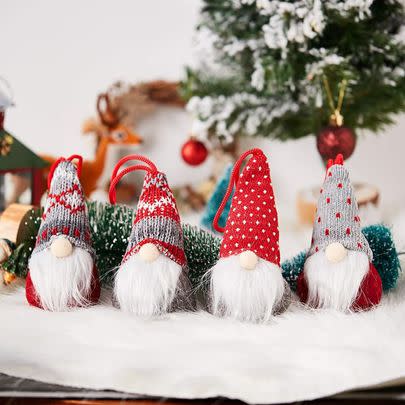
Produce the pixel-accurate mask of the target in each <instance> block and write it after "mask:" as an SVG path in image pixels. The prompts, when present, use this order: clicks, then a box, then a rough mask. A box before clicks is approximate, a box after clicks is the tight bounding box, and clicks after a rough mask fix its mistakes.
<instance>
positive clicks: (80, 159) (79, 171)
mask: <svg viewBox="0 0 405 405" xmlns="http://www.w3.org/2000/svg"><path fill="white" fill-rule="evenodd" d="M74 159H77V160H78V162H77V176H78V177H79V178H80V176H81V174H82V166H83V157H82V156H80V155H72V156H69V157H68V158H67V159H65V158H64V157H60V158H59V159H57V160H56V161H55V162H54V163H53V164H52V166H51V168H50V169H49V174H48V190H49V189H50V188H51V182H52V179H53V175H54V173H55V170H56V168H57V167H58V165H59V163H60V162H64V161H70V162H71V161H72V160H74Z"/></svg>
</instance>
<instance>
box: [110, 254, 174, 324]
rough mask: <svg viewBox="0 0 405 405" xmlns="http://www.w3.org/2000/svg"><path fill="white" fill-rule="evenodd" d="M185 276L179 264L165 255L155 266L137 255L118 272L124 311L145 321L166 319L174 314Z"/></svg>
mask: <svg viewBox="0 0 405 405" xmlns="http://www.w3.org/2000/svg"><path fill="white" fill-rule="evenodd" d="M181 272H182V267H181V266H180V265H179V264H177V263H175V262H174V261H173V260H171V259H169V258H167V257H166V256H164V255H162V254H161V255H159V257H158V258H157V259H156V260H155V261H153V262H151V263H146V262H144V261H143V260H142V259H141V258H140V257H139V254H135V255H133V256H131V257H130V258H129V259H128V260H127V261H126V262H125V263H124V264H123V265H121V266H120V268H119V269H118V271H117V274H116V276H115V284H114V296H115V299H116V300H117V302H118V304H119V307H120V308H121V309H122V310H123V311H126V312H132V313H134V314H136V315H139V316H143V317H151V316H156V315H162V314H164V313H166V312H168V311H169V310H170V306H171V304H172V302H173V300H174V298H175V296H176V293H177V286H178V282H179V277H180V274H181Z"/></svg>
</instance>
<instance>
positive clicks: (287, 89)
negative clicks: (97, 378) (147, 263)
mask: <svg viewBox="0 0 405 405" xmlns="http://www.w3.org/2000/svg"><path fill="white" fill-rule="evenodd" d="M5 1H6V3H5V4H4V7H3V9H4V13H5V16H4V23H3V24H2V26H1V27H0V33H1V35H2V36H3V37H7V38H10V40H9V41H6V43H5V44H4V45H3V46H4V53H5V54H7V58H5V59H4V61H3V62H2V72H1V74H2V75H3V76H4V77H7V79H8V80H9V81H10V83H12V86H13V89H14V91H15V94H16V96H17V98H18V108H13V109H11V110H9V111H8V117H7V125H8V126H9V127H12V128H13V129H15V132H16V133H17V134H18V135H19V136H20V137H21V140H22V141H23V142H24V143H25V144H26V145H27V147H28V148H30V149H31V150H32V151H33V152H34V153H35V154H37V155H38V156H40V157H41V158H43V159H44V160H45V162H47V163H48V164H50V163H52V162H53V161H54V160H55V158H57V157H58V156H60V155H69V154H72V153H80V154H82V155H83V156H84V158H85V165H84V169H83V179H82V181H83V185H84V188H85V191H86V194H87V195H88V197H89V198H91V199H94V200H101V201H105V200H106V199H107V192H106V190H107V187H108V183H109V177H110V174H111V171H112V168H113V166H114V164H115V162H116V161H117V160H118V159H119V158H121V157H122V156H123V155H125V154H128V153H134V152H141V153H143V154H146V155H148V156H150V157H151V159H153V160H154V161H156V163H157V165H158V167H159V168H161V169H162V170H163V171H165V172H166V173H167V175H168V177H169V178H170V183H171V185H172V187H173V189H174V192H175V194H176V198H177V200H178V203H179V206H180V210H181V211H182V212H183V214H186V218H187V219H188V220H190V221H192V222H195V223H197V222H198V223H199V222H200V221H201V220H202V219H203V221H205V223H206V224H208V222H209V218H210V217H211V216H212V213H213V212H214V211H215V206H216V204H217V203H216V202H215V201H217V200H218V199H219V197H220V195H221V191H220V190H222V189H223V188H224V184H225V183H226V181H225V180H224V178H225V179H226V173H225V172H226V168H227V167H228V166H229V164H230V163H232V162H233V161H234V158H235V155H237V154H238V153H239V152H240V151H241V150H242V149H247V148H249V147H251V146H259V147H261V148H263V149H264V150H265V152H266V153H267V154H268V156H269V160H270V163H271V169H272V178H273V182H274V188H275V190H276V193H277V199H278V201H279V205H280V210H279V211H280V216H281V217H282V218H283V220H282V221H281V222H282V223H285V224H288V226H290V225H291V226H293V227H294V226H297V224H298V222H297V221H296V219H297V214H298V219H300V221H301V222H305V223H308V222H310V221H311V220H312V217H313V212H314V209H315V203H316V199H317V196H318V188H319V186H318V185H319V184H320V182H321V181H322V177H323V170H324V169H323V167H322V164H320V161H321V159H319V155H321V158H322V160H327V159H328V158H329V157H331V156H333V155H335V154H336V153H337V152H342V153H343V154H344V155H345V157H346V158H347V157H349V156H350V155H351V154H352V157H351V158H350V159H349V162H348V165H349V167H350V170H351V173H353V177H354V179H353V180H354V182H355V183H356V184H357V187H356V194H357V198H358V200H359V201H360V204H361V206H362V209H363V210H364V213H366V219H368V223H372V222H374V221H376V220H381V219H387V218H392V217H393V216H395V215H396V214H397V213H398V211H400V208H401V206H402V205H403V201H404V200H405V190H402V189H401V188H400V187H398V184H399V183H400V181H401V178H400V175H399V173H400V172H401V159H402V156H403V150H404V147H405V140H404V138H403V137H402V136H401V132H402V130H401V122H403V117H404V116H403V115H400V116H398V118H395V117H394V114H396V113H400V112H402V111H403V110H404V104H405V102H404V94H405V79H404V76H405V75H404V58H405V57H404V55H405V53H404V44H403V37H402V36H401V29H402V27H403V22H404V18H403V17H404V12H403V5H402V4H401V2H399V1H397V0H394V1H387V2H385V1H383V2H377V1H369V0H367V1H366V0H365V1H360V2H349V3H348V2H339V1H334V0H333V1H328V2H320V1H315V0H314V1H313V2H310V3H307V2H305V1H302V0H296V1H293V2H284V1H276V0H274V1H261V0H259V1H253V0H249V1H239V0H237V1H234V0H232V1H231V0H218V1H214V0H198V1H197V0H196V1H193V2H190V1H186V0H171V1H170V2H165V1H161V0H156V1H154V2H150V3H149V2H142V6H140V5H138V4H134V3H133V2H130V1H129V0H124V1H123V2H122V3H121V4H120V7H113V6H112V5H111V3H110V2H109V1H106V0H101V1H97V3H96V2H95V0H90V1H89V2H88V3H87V2H86V4H83V5H82V6H81V13H80V15H77V10H76V8H75V6H74V5H73V4H70V3H69V2H62V3H61V4H60V5H59V6H58V7H56V5H55V4H53V2H52V1H51V0H41V1H40V2H38V3H37V4H36V5H35V6H31V5H29V6H26V7H27V8H26V9H25V12H24V13H21V7H20V5H19V4H18V2H17V3H16V2H12V1H11V0H5ZM343 4H344V6H343ZM95 6H97V18H98V22H99V25H100V26H111V24H112V20H114V21H115V19H118V20H119V21H120V29H119V30H117V29H113V27H112V29H111V30H107V31H104V30H101V31H98V32H94V31H91V32H89V30H88V21H89V19H91V18H92V17H93V16H94V7H95ZM157 8H158V9H159V13H156V9H157ZM49 14H52V15H53V16H54V18H53V19H52V21H48V20H44V18H43V15H49ZM73 18H74V20H75V32H76V34H75V35H74V36H73V37H72V35H71V26H70V25H69V23H68V21H69V19H73ZM151 20H153V21H154V24H153V26H151V24H150V21H151ZM34 21H41V24H40V25H38V24H35V23H34ZM176 21H179V22H180V21H181V24H180V23H179V24H177V23H176ZM173 22H174V23H173ZM112 25H113V24H112ZM27 30H29V32H31V33H32V34H31V35H30V36H29V37H28V38H27V36H25V35H23V34H22V33H23V32H27ZM49 32H52V35H51V36H50V35H49ZM27 44H28V45H29V47H30V50H31V51H30V52H29V53H26V52H23V51H22V50H23V49H25V48H26V46H27ZM106 50H108V57H106ZM78 60H80V64H78V63H77V61H78ZM118 61H119V63H118ZM27 63H29V65H30V72H29V74H27V71H26V68H25V67H24V66H26V64H27ZM185 66H186V68H185ZM111 83H112V84H111ZM8 92H9V90H8V89H7V87H4V86H3V87H2V93H1V97H0V103H2V104H3V105H4V107H8V106H9V104H10V102H12V97H11V99H10V94H9V93H8ZM3 100H6V102H4V101H3ZM10 100H11V101H10ZM3 109H4V108H3ZM0 114H1V112H0ZM86 117H91V118H86ZM395 120H399V122H398V123H397V125H396V126H393V127H392V128H389V124H392V123H394V122H395ZM370 133H378V134H383V135H384V136H378V137H374V136H370ZM82 134H91V135H92V136H82ZM365 134H367V136H365ZM13 142H14V143H13ZM15 142H16V141H15V138H11V137H10V136H3V137H2V138H1V139H0V150H1V153H3V155H4V154H8V153H12V150H13V148H14V147H16V143H15ZM317 149H318V152H319V153H318V152H317ZM370 162H373V164H370ZM6 169H7V168H6ZM41 170H42V169H41ZM46 172H47V169H44V170H42V174H43V176H42V181H43V179H44V178H45V177H46ZM7 177H8V178H9V179H10V181H9V182H7V181H6V184H13V183H12V181H13V179H16V178H17V177H16V176H9V175H7ZM387 178H390V181H387ZM141 182H142V175H139V174H138V175H137V174H134V175H133V176H132V175H131V176H128V179H126V180H125V182H124V181H123V182H122V184H120V187H119V189H118V190H117V192H118V200H119V201H120V202H124V203H127V204H129V205H134V204H135V203H136V200H137V196H138V194H139V190H140V188H141ZM17 183H18V187H17V189H16V193H15V194H14V197H13V198H11V199H9V200H8V201H7V202H6V203H5V204H6V205H7V204H8V203H10V202H12V201H13V200H17V201H19V202H25V203H31V202H32V200H31V188H32V184H31V182H30V179H29V178H28V177H27V176H25V177H24V176H19V180H18V182H17ZM41 187H43V184H42V185H41ZM3 189H4V187H3ZM25 189H26V190H25ZM24 190H25V191H24ZM22 191H24V192H22ZM3 194H4V192H3ZM18 194H21V196H19V195H18ZM296 201H298V204H297V202H296ZM208 202H209V204H208V205H207V203H208ZM296 204H297V206H298V210H297V209H296ZM202 213H203V214H202ZM363 216H364V214H363ZM207 221H208V222H207ZM207 226H208V225H207ZM208 228H209V226H208Z"/></svg>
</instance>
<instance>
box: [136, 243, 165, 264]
mask: <svg viewBox="0 0 405 405" xmlns="http://www.w3.org/2000/svg"><path fill="white" fill-rule="evenodd" d="M159 255H160V252H159V249H158V248H157V247H156V245H155V244H154V243H145V244H144V245H142V246H141V248H140V249H139V257H140V258H141V259H142V260H143V261H144V262H145V263H152V262H154V261H155V260H156V259H157V258H158V257H159Z"/></svg>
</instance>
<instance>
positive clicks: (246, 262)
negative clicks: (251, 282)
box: [239, 250, 259, 270]
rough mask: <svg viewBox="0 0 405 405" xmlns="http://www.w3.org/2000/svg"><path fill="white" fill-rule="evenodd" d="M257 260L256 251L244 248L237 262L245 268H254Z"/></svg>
mask: <svg viewBox="0 0 405 405" xmlns="http://www.w3.org/2000/svg"><path fill="white" fill-rule="evenodd" d="M258 260H259V259H258V257H257V255H256V253H254V252H252V251H251V250H245V251H244V252H242V253H241V254H240V255H239V263H240V265H241V267H242V268H244V269H245V270H254V269H255V268H256V265H257V262H258Z"/></svg>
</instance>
